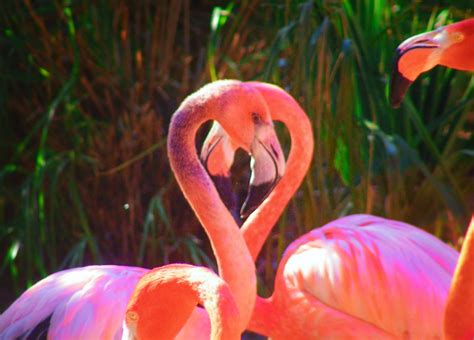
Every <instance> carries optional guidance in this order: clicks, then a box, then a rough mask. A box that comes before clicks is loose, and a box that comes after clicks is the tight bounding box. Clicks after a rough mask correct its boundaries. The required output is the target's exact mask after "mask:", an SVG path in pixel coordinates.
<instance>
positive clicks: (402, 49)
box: [390, 30, 440, 108]
mask: <svg viewBox="0 0 474 340" xmlns="http://www.w3.org/2000/svg"><path fill="white" fill-rule="evenodd" d="M438 34H439V31H438V30H436V31H431V32H427V33H422V34H418V35H416V36H414V37H411V38H409V39H407V40H405V41H404V42H403V43H401V44H400V45H399V46H398V48H397V51H396V53H395V60H394V62H393V70H392V79H391V80H390V104H391V105H392V106H393V107H395V108H397V107H399V106H400V103H401V102H402V100H403V97H404V96H405V94H406V92H407V91H408V88H409V87H410V85H411V84H412V83H413V82H414V81H415V79H416V77H418V75H419V74H420V73H422V72H425V71H427V70H429V69H430V68H432V67H433V66H434V65H435V64H436V63H434V62H433V61H432V60H430V55H431V54H432V52H433V49H437V48H439V47H440V43H439V41H438V39H437V37H438Z"/></svg>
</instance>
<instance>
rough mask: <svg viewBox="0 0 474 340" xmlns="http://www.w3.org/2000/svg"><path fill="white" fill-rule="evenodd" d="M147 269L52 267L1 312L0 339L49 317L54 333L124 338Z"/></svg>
mask: <svg viewBox="0 0 474 340" xmlns="http://www.w3.org/2000/svg"><path fill="white" fill-rule="evenodd" d="M147 272H148V269H143V268H138V267H124V266H112V265H104V266H87V267H81V268H74V269H68V270H63V271H60V272H57V273H54V274H52V275H50V276H48V277H46V278H44V279H43V280H41V281H39V282H37V283H36V284H35V285H34V286H32V287H31V288H30V289H28V290H27V291H26V292H24V293H23V294H22V295H21V296H20V297H19V298H18V299H17V300H16V301H15V302H14V303H13V304H12V305H11V306H10V307H9V308H8V309H7V310H6V311H5V312H4V313H3V314H2V315H1V316H0V339H14V338H17V337H21V336H25V335H28V334H29V333H31V332H32V331H33V330H35V328H36V327H37V326H38V325H39V324H40V323H41V322H42V321H44V320H47V319H48V318H50V321H49V330H45V333H46V331H47V334H48V337H49V338H52V339H93V338H98V337H99V338H101V339H120V338H121V336H122V322H123V319H124V315H125V310H126V308H127V303H128V300H129V298H130V296H131V294H132V292H133V290H134V288H135V286H136V284H137V282H138V280H139V279H140V277H142V276H143V275H144V274H145V273H147ZM36 331H38V330H36Z"/></svg>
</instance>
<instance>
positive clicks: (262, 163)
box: [240, 127, 285, 219]
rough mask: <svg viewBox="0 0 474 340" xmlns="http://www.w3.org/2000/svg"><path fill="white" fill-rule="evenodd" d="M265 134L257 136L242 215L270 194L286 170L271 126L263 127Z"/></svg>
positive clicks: (246, 215)
mask: <svg viewBox="0 0 474 340" xmlns="http://www.w3.org/2000/svg"><path fill="white" fill-rule="evenodd" d="M262 130H264V132H263V133H262V134H264V135H265V136H260V137H259V136H258V135H257V136H256V138H255V140H254V143H253V145H252V148H251V150H250V154H251V156H252V158H251V161H250V167H251V171H252V173H251V176H250V185H249V191H248V194H247V198H246V199H245V202H244V204H243V205H242V208H241V210H240V217H241V218H242V219H245V218H247V217H248V216H249V215H250V214H251V213H252V212H253V211H254V210H255V209H256V208H257V207H258V206H259V205H260V204H261V203H262V202H263V200H265V198H267V197H268V195H270V193H271V191H272V190H273V188H275V186H276V185H277V183H278V182H279V180H280V179H281V177H282V176H283V174H284V172H285V157H284V155H283V151H282V150H281V146H280V143H279V142H278V138H277V136H276V134H275V131H274V130H273V127H271V128H263V129H262Z"/></svg>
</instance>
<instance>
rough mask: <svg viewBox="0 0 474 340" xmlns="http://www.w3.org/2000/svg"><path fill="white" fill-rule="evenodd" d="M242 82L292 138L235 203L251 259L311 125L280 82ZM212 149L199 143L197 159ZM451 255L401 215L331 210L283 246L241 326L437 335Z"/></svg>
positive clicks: (286, 195)
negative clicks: (266, 186) (271, 278)
mask: <svg viewBox="0 0 474 340" xmlns="http://www.w3.org/2000/svg"><path fill="white" fill-rule="evenodd" d="M249 84H250V85H251V86H252V87H254V88H255V89H257V90H258V91H259V92H260V93H261V94H262V96H263V97H264V99H265V101H266V104H267V106H268V108H269V111H270V113H271V115H272V118H273V119H275V120H279V121H282V122H283V123H284V124H285V125H286V126H287V128H288V130H289V133H290V137H291V144H292V147H291V150H290V154H289V157H288V162H287V164H286V170H285V174H284V175H283V177H282V178H281V179H280V180H279V182H278V183H277V184H276V185H275V187H274V189H273V191H272V192H271V193H270V195H269V196H268V197H267V198H266V199H265V200H264V201H263V203H262V204H261V205H260V206H259V208H258V211H254V212H253V213H252V214H250V215H249V213H250V211H252V209H254V208H255V207H256V204H258V199H257V198H258V197H257V196H261V193H260V191H259V190H258V188H259V187H260V188H261V187H262V184H260V183H261V181H260V180H259V176H260V175H262V171H255V172H254V173H253V174H252V183H251V188H250V191H249V196H248V197H247V200H246V202H245V204H244V206H243V208H242V215H243V216H247V215H249V217H248V218H247V220H246V221H245V222H244V224H243V225H242V227H241V232H242V234H243V236H244V238H245V242H246V243H247V246H248V247H249V251H250V254H251V255H252V258H253V259H254V260H256V258H257V256H258V253H259V252H260V250H261V248H262V246H263V243H264V242H265V240H266V238H267V237H268V235H269V233H270V231H271V229H272V227H273V226H274V225H275V223H276V221H277V220H278V218H279V216H280V215H281V213H282V212H283V210H284V208H285V206H286V204H287V203H288V201H289V200H290V198H291V197H292V196H293V195H294V193H295V192H296V190H297V188H298V186H299V185H300V183H301V182H302V180H303V177H304V175H305V173H306V172H307V170H308V168H309V165H310V162H311V158H312V153H313V133H312V130H311V123H310V121H309V119H308V117H307V116H306V114H305V113H304V111H303V110H302V109H301V108H300V106H299V105H298V103H297V102H296V101H295V100H294V99H293V98H292V97H291V96H290V95H289V94H287V93H286V92H285V91H284V90H282V89H281V88H279V87H277V86H274V85H270V84H265V83H259V82H250V83H249ZM216 130H218V129H214V130H213V131H211V132H212V133H213V134H217V132H216ZM218 133H219V135H220V137H219V138H215V137H214V136H212V135H211V136H208V138H207V139H206V142H209V143H210V142H213V143H220V142H223V141H224V139H225V138H226V137H223V135H224V134H225V132H223V131H218ZM224 136H225V135H224ZM214 148H215V147H214ZM214 148H211V147H209V146H207V145H205V146H203V150H204V152H203V153H202V154H201V157H202V158H203V159H206V158H207V157H209V155H208V154H206V150H208V152H212V150H213V149H214ZM230 150H231V152H233V150H232V149H230ZM221 151H222V149H221ZM224 166H225V164H223V165H222V167H224ZM215 170H216V168H215V167H214V171H215ZM208 171H210V170H209V169H208ZM219 172H220V173H221V174H222V173H226V170H225V169H220V170H219ZM255 183H256V184H255ZM252 186H254V188H252ZM457 257H458V254H457V252H456V251H455V250H454V249H452V248H451V247H449V246H448V245H446V244H444V243H443V242H441V241H440V240H438V239H437V238H435V237H434V236H432V235H430V234H428V233H426V232H425V231H423V230H421V229H418V228H416V227H413V226H411V225H408V224H406V223H402V222H398V221H393V220H389V219H385V218H381V217H376V216H371V215H352V216H346V217H343V218H339V219H337V220H335V221H332V222H330V223H328V224H326V225H325V226H323V227H321V228H317V229H313V230H312V231H310V232H309V233H307V234H305V235H303V236H302V237H300V238H299V239H297V240H296V241H294V242H293V243H291V244H290V246H289V247H288V248H287V249H286V251H285V253H284V255H283V258H282V260H281V262H280V264H279V267H278V270H277V273H276V278H275V285H274V286H275V289H274V292H273V294H272V296H271V297H270V298H267V299H262V298H257V300H256V305H255V310H254V313H253V316H252V319H251V321H250V324H249V329H250V330H252V331H254V332H257V333H260V334H263V335H265V336H269V337H271V338H272V339H286V338H290V337H291V339H312V338H317V337H330V338H374V337H375V338H382V339H385V338H402V337H403V338H407V337H409V338H415V339H416V338H437V337H438V338H439V337H441V336H442V318H443V311H444V306H445V301H446V296H447V293H448V289H449V285H450V280H451V277H452V274H453V271H454V267H455V264H456V260H457Z"/></svg>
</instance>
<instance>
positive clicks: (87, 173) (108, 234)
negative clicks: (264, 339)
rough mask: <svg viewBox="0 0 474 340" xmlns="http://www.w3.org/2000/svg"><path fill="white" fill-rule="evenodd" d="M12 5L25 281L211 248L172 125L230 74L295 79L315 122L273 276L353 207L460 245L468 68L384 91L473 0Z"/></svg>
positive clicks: (18, 219) (5, 225)
mask: <svg viewBox="0 0 474 340" xmlns="http://www.w3.org/2000/svg"><path fill="white" fill-rule="evenodd" d="M3 9H4V10H2V12H1V14H0V23H1V25H0V27H1V29H2V32H1V44H2V51H4V52H2V57H1V59H0V71H1V74H2V81H1V82H0V110H1V112H2V114H1V115H0V254H1V255H0V256H1V257H0V258H1V259H2V260H1V261H2V262H1V264H0V265H1V267H0V270H1V275H2V278H5V281H4V282H5V283H6V284H5V287H7V288H8V289H10V291H14V294H18V293H19V292H21V291H22V290H23V289H24V288H25V287H27V286H29V285H30V284H32V283H33V282H35V281H36V280H37V279H38V278H40V277H43V276H45V275H47V274H48V273H50V272H53V271H56V270H58V269H62V268H66V267H71V266H78V265H83V264H91V263H116V264H124V265H125V264H126V265H132V264H135V265H142V266H148V267H152V266H158V265H161V264H163V263H167V262H173V261H187V262H192V263H204V264H206V265H210V266H212V265H213V261H214V260H213V257H212V254H211V251H210V247H209V244H208V242H207V239H206V237H205V234H204V233H203V231H202V230H201V229H200V227H199V224H198V222H197V221H196V219H195V217H194V215H193V213H192V211H191V210H190V209H189V207H188V205H187V204H186V202H185V200H184V198H183V197H182V195H181V193H180V190H179V188H178V187H177V184H176V182H175V181H174V179H173V176H172V174H171V171H170V169H169V165H168V161H167V156H166V150H165V145H166V144H165V141H166V131H167V124H168V122H169V119H170V116H171V114H172V112H173V111H174V109H175V108H176V107H177V106H178V104H179V103H180V102H181V101H182V99H183V98H184V97H185V96H186V95H187V94H189V93H190V92H192V91H194V90H195V89H197V88H198V87H199V86H201V85H203V84H205V83H206V82H209V81H211V80H215V79H222V78H238V79H242V80H261V81H268V82H272V83H276V84H278V85H280V86H282V87H283V88H285V89H287V90H288V91H289V92H290V93H291V94H292V95H293V96H294V97H295V98H296V99H297V100H298V101H299V103H300V104H301V105H302V107H303V108H304V109H305V110H306V112H307V113H308V115H309V117H310V118H311V121H312V124H313V130H314V134H315V135H314V137H315V141H316V145H315V155H314V158H313V164H312V166H311V169H310V171H309V172H308V175H307V177H306V179H305V181H304V183H303V185H302V187H301V189H300V192H299V193H298V194H297V195H296V196H295V198H294V199H293V201H292V202H291V204H290V205H289V208H288V209H287V211H286V212H285V214H284V215H283V216H282V218H281V219H280V222H279V223H278V225H277V226H276V227H275V230H274V232H273V233H272V236H271V238H270V240H269V241H268V242H267V244H266V246H265V249H264V251H263V252H262V256H261V258H260V259H259V263H258V268H259V275H260V279H261V288H262V292H264V293H265V292H268V291H271V285H272V282H273V275H274V272H275V267H274V266H275V263H277V262H276V260H277V259H279V257H280V256H281V254H282V252H283V251H284V249H285V248H286V246H287V245H288V244H289V243H290V242H291V241H292V240H293V239H295V238H296V237H297V236H298V235H301V234H302V233H304V232H306V231H308V230H310V229H312V228H314V227H317V226H320V225H322V224H324V223H326V222H328V221H330V220H332V219H334V218H336V217H338V216H342V215H347V214H351V213H360V212H366V213H372V214H376V215H382V216H387V217H390V218H395V219H400V220H403V221H407V222H410V223H412V224H415V225H418V226H420V227H423V228H424V229H426V230H428V231H430V232H432V233H434V234H436V235H437V236H439V237H441V238H442V239H444V240H445V241H448V242H451V243H453V244H456V245H457V246H458V240H459V237H460V236H461V235H463V231H464V230H465V227H466V226H467V218H468V215H469V212H470V211H472V209H473V196H472V193H473V192H474V187H473V186H474V184H473V183H474V182H473V178H472V174H473V171H474V160H473V155H474V150H473V142H472V140H473V139H472V125H473V114H472V112H473V108H474V104H473V101H474V96H473V90H474V79H473V77H472V74H470V73H466V72H459V71H454V70H448V69H445V68H441V67H438V68H436V69H434V70H431V71H430V72H428V73H427V74H424V75H422V76H421V77H420V78H419V79H418V80H417V81H416V82H415V83H414V84H413V86H412V87H411V89H410V91H409V94H408V96H407V98H406V100H405V101H404V103H403V105H402V107H401V108H400V109H398V110H394V109H392V108H391V107H390V106H389V103H388V100H387V94H388V84H389V77H390V73H391V67H392V58H393V53H394V51H395V48H396V46H397V45H398V44H399V43H400V42H401V41H403V40H404V39H405V38H407V37H409V36H411V35H413V34H416V33H419V32H423V31H426V30H430V29H432V28H433V27H435V25H437V24H444V23H449V22H453V21H458V20H461V19H463V18H466V17H472V9H470V2H468V1H458V2H456V5H449V4H445V5H439V4H434V3H433V4H429V3H425V2H423V3H420V2H410V1H403V2H398V3H397V4H395V3H394V2H391V1H360V0H359V1H357V0H353V1H339V2H328V1H255V0H254V1H251V0H247V1H241V2H219V3H216V5H214V6H213V5H206V4H201V3H199V2H193V1H189V0H187V1H186V0H181V1H179V0H178V1H162V2H159V3H156V4H155V3H153V4H149V3H147V4H145V3H140V4H129V3H126V2H121V1H112V2H107V1H98V2H92V1H83V2H78V3H69V2H62V3H61V2H57V3H50V2H41V3H31V2H30V1H27V0H24V1H20V2H17V1H6V3H5V4H3ZM279 130H280V133H281V134H280V135H281V143H282V145H283V146H284V149H286V150H288V148H289V137H288V135H287V133H286V132H285V130H284V129H283V128H281V127H279ZM2 282H3V281H2Z"/></svg>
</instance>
